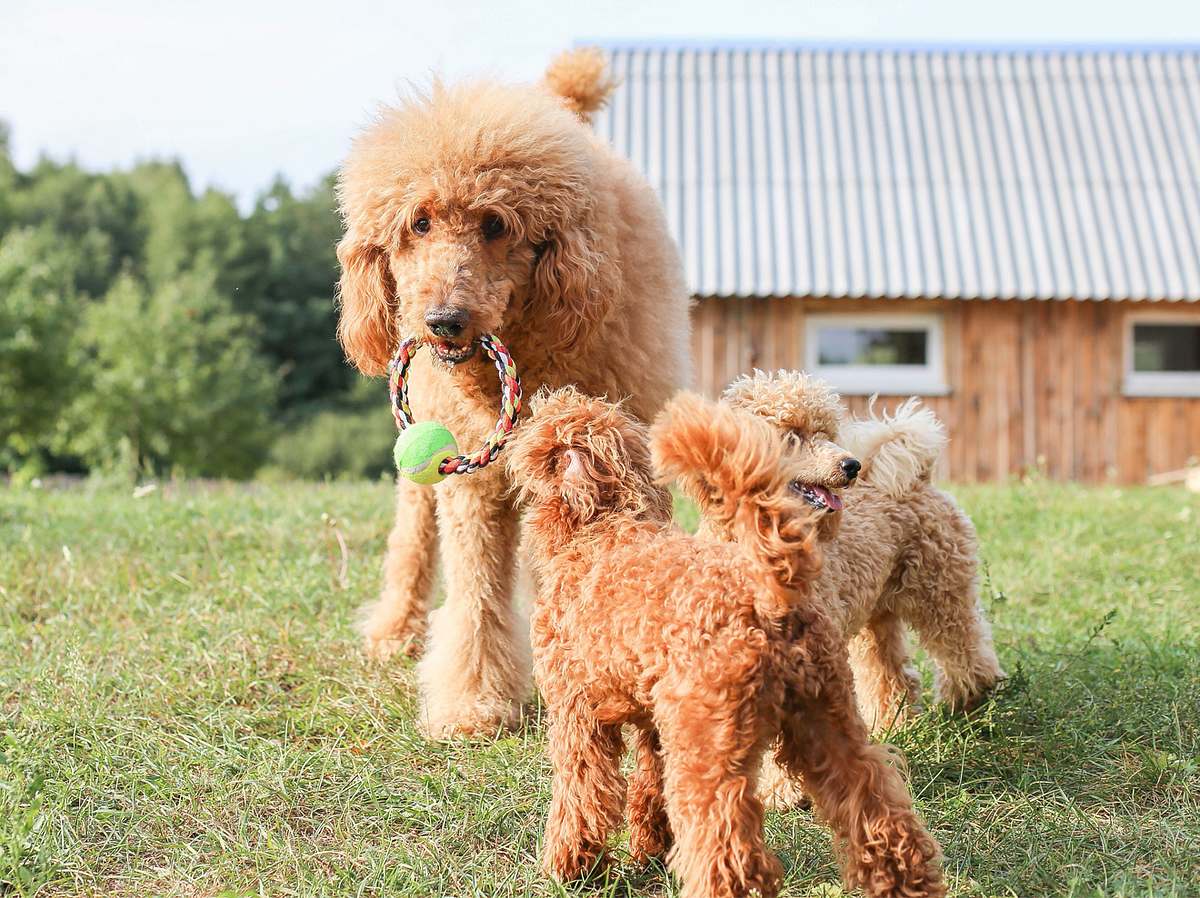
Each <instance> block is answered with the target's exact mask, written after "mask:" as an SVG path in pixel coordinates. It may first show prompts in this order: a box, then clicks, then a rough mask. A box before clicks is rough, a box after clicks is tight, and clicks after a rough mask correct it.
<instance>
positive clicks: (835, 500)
mask: <svg viewBox="0 0 1200 898" xmlns="http://www.w3.org/2000/svg"><path fill="white" fill-rule="evenodd" d="M813 491H814V492H815V493H816V494H817V495H819V496H820V497H821V498H822V499H824V500H825V504H826V505H828V506H829V507H830V508H831V509H833V510H834V511H841V510H842V497H841V496H836V495H834V494H833V493H831V492H830V491H829V490H827V489H826V488H825V487H823V486H814V487H813Z"/></svg>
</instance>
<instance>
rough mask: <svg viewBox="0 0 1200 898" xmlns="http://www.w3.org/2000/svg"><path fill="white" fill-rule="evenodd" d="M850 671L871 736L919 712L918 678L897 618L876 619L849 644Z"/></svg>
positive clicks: (884, 614)
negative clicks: (852, 673) (909, 714)
mask: <svg viewBox="0 0 1200 898" xmlns="http://www.w3.org/2000/svg"><path fill="white" fill-rule="evenodd" d="M850 667H851V669H852V670H853V671H854V693H855V695H856V696H857V698H858V710H859V713H860V714H862V718H863V720H864V721H865V722H866V724H867V727H868V728H869V729H870V730H871V731H872V732H874V733H878V732H881V731H884V730H888V729H891V728H892V727H894V726H896V725H898V724H901V723H903V722H904V720H905V718H906V717H907V715H908V713H909V712H914V713H915V712H917V711H918V710H919V708H920V701H921V678H920V677H919V676H918V675H917V671H916V669H915V668H914V667H913V666H912V660H911V655H910V654H909V649H908V637H907V634H906V633H905V632H904V623H903V621H901V620H900V619H899V618H898V617H896V615H894V614H889V613H883V614H878V615H876V616H875V617H874V618H872V619H871V621H870V622H869V623H868V624H867V625H866V626H865V627H864V628H863V629H862V632H860V633H859V634H858V635H857V636H855V637H854V638H853V639H852V640H850Z"/></svg>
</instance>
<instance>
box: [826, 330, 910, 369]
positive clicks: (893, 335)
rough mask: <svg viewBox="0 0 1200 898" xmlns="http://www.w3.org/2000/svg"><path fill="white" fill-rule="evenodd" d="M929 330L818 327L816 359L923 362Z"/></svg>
mask: <svg viewBox="0 0 1200 898" xmlns="http://www.w3.org/2000/svg"><path fill="white" fill-rule="evenodd" d="M928 344H929V332H928V331H927V330H925V329H924V328H919V329H904V328H890V327H889V328H879V329H876V328H866V327H822V328H820V330H819V331H818V332H817V361H818V363H819V364H822V365H925V364H927V363H928V349H929V345H928Z"/></svg>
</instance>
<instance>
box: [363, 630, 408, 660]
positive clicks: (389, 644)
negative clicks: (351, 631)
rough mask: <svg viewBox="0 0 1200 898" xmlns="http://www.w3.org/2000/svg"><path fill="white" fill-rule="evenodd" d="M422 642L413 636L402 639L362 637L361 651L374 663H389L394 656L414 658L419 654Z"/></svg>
mask: <svg viewBox="0 0 1200 898" xmlns="http://www.w3.org/2000/svg"><path fill="white" fill-rule="evenodd" d="M421 645H422V640H421V638H420V637H419V636H417V635H415V634H410V635H408V636H403V637H399V638H397V637H392V636H371V635H367V636H365V637H363V649H364V651H366V653H367V657H368V658H371V659H373V660H375V661H389V660H391V659H392V658H395V657H396V656H399V657H402V658H416V657H418V656H420V654H421Z"/></svg>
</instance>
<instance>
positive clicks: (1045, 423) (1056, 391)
mask: <svg viewBox="0 0 1200 898" xmlns="http://www.w3.org/2000/svg"><path fill="white" fill-rule="evenodd" d="M1162 306H1163V307H1165V304H1162ZM1148 308H1151V306H1149V305H1148V304H1130V303H1117V302H1086V301H1081V302H1075V301H1068V302H1037V301H1028V302H1017V301H1010V302H1004V301H999V300H991V301H979V300H976V301H959V300H955V301H945V300H817V299H701V300H699V301H698V303H697V305H696V307H695V310H694V312H693V317H692V325H693V333H692V341H693V350H694V363H695V366H694V367H695V378H696V382H695V387H696V389H698V390H700V391H701V392H703V393H705V394H707V395H709V396H716V395H719V394H720V392H721V390H722V389H724V387H725V385H726V384H727V383H729V381H730V380H732V379H733V378H734V377H736V376H737V375H738V374H741V373H744V372H748V371H750V370H752V369H754V368H762V369H766V370H772V369H778V368H799V367H802V366H803V358H804V315H805V313H806V312H846V313H852V314H856V315H860V314H869V313H871V312H879V313H884V314H886V313H896V312H923V313H929V312H937V313H940V314H941V315H942V320H943V329H944V337H945V340H944V342H945V351H946V360H945V362H946V377H947V380H948V381H949V385H950V395H948V396H937V397H929V398H928V399H926V403H927V404H928V405H929V406H930V407H932V408H933V409H934V411H936V412H937V414H938V415H940V416H941V418H942V420H943V421H945V422H946V425H947V427H948V428H949V430H950V436H951V443H950V450H949V452H948V454H947V458H946V461H945V465H944V469H943V470H942V471H940V472H939V474H940V476H942V477H948V478H950V479H954V480H965V481H975V480H996V479H1003V478H1006V477H1009V476H1012V475H1019V474H1022V473H1024V472H1026V471H1028V470H1030V469H1033V468H1040V469H1041V470H1043V471H1044V472H1045V473H1046V475H1047V476H1049V477H1053V478H1056V479H1074V480H1084V481H1092V482H1096V481H1106V480H1109V481H1120V482H1128V483H1137V482H1141V481H1143V480H1145V479H1146V477H1147V476H1149V475H1150V474H1154V473H1158V472H1161V471H1169V470H1174V469H1176V468H1180V467H1182V466H1184V465H1185V464H1188V463H1192V462H1195V461H1197V460H1198V459H1200V399H1192V398H1188V399H1160V398H1127V397H1125V396H1123V395H1122V393H1121V383H1122V378H1123V372H1124V317H1125V314H1126V313H1127V312H1128V311H1130V310H1136V311H1139V312H1143V311H1145V310H1147V309H1148ZM1170 313H1171V314H1173V315H1180V314H1184V315H1195V316H1196V318H1197V320H1198V321H1200V304H1195V305H1188V306H1185V305H1183V304H1172V305H1171V306H1170ZM903 398H904V397H899V396H881V397H880V403H881V405H882V407H884V408H891V407H892V406H894V405H895V404H896V403H897V402H898V401H900V400H902V399H903ZM846 401H847V404H848V405H849V406H850V408H851V409H852V410H853V411H855V412H857V413H862V412H864V411H865V410H866V406H867V397H862V396H852V397H846Z"/></svg>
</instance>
